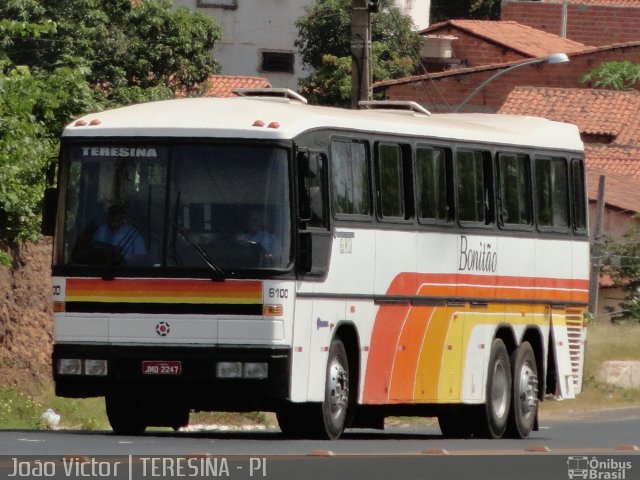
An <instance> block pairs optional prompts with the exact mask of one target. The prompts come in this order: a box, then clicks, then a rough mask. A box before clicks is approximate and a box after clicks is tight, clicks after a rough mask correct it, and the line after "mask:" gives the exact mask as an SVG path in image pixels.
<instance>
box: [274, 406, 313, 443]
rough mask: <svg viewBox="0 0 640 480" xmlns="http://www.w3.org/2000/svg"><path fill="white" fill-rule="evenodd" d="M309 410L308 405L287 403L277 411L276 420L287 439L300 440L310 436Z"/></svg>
mask: <svg viewBox="0 0 640 480" xmlns="http://www.w3.org/2000/svg"><path fill="white" fill-rule="evenodd" d="M308 415H309V408H308V405H307V404H304V403H301V404H298V403H290V402H286V403H285V404H283V405H281V406H280V407H279V408H278V410H276V419H277V420H278V426H279V427H280V430H281V431H282V433H283V434H284V435H285V436H287V437H293V438H300V437H304V436H306V435H308V434H309V424H308V422H309V418H308Z"/></svg>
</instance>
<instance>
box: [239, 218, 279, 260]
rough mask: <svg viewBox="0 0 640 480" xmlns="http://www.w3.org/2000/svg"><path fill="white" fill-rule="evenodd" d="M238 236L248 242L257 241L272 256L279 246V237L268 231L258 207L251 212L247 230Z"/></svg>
mask: <svg viewBox="0 0 640 480" xmlns="http://www.w3.org/2000/svg"><path fill="white" fill-rule="evenodd" d="M238 238H239V239H240V240H244V241H246V242H252V243H257V244H258V245H260V246H261V247H262V248H263V249H264V251H265V253H266V254H267V255H270V256H273V255H274V254H276V253H277V251H278V248H279V245H278V243H279V242H278V239H277V238H276V237H275V235H272V234H271V233H269V232H268V231H267V229H266V228H265V219H264V216H263V215H262V214H261V213H260V210H258V209H253V210H251V211H250V212H249V217H248V219H247V231H246V233H243V234H241V235H239V237H238Z"/></svg>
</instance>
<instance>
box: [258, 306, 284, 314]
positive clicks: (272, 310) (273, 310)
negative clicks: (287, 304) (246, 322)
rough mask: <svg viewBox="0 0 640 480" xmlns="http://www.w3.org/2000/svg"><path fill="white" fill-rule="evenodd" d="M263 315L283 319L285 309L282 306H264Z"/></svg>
mask: <svg viewBox="0 0 640 480" xmlns="http://www.w3.org/2000/svg"><path fill="white" fill-rule="evenodd" d="M262 315H264V316H265V317H281V316H282V315H284V307H283V306H282V305H263V306H262Z"/></svg>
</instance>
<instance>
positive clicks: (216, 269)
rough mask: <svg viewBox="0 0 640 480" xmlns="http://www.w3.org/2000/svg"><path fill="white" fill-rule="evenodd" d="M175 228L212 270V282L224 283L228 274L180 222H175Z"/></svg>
mask: <svg viewBox="0 0 640 480" xmlns="http://www.w3.org/2000/svg"><path fill="white" fill-rule="evenodd" d="M174 226H175V227H176V228H177V229H178V232H180V235H182V238H184V239H185V240H186V241H187V242H189V243H190V244H191V245H192V246H193V248H194V250H195V251H196V252H197V254H198V255H200V258H202V260H204V263H206V264H207V266H208V267H209V268H210V269H211V272H212V273H213V274H214V275H212V277H211V280H214V281H216V282H224V280H225V277H226V272H225V271H224V270H223V269H222V268H220V266H219V265H218V264H217V263H216V262H215V261H214V260H213V259H212V258H211V256H210V255H209V254H208V253H207V251H206V250H205V249H204V248H202V245H200V243H199V242H198V241H197V240H196V239H195V238H194V237H193V235H192V234H191V232H190V231H189V229H188V228H187V227H185V226H184V225H182V224H180V223H178V222H175V224H174Z"/></svg>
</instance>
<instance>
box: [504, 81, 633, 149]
mask: <svg viewBox="0 0 640 480" xmlns="http://www.w3.org/2000/svg"><path fill="white" fill-rule="evenodd" d="M500 113H509V114H515V115H533V116H536V117H544V118H549V119H551V120H556V121H559V122H568V123H573V124H576V125H577V126H578V128H579V129H580V132H581V133H583V134H589V135H598V136H605V137H609V139H610V141H611V142H612V143H615V144H618V145H640V93H639V92H637V91H624V92H621V91H613V90H598V89H585V88H546V87H516V88H514V89H513V90H512V91H511V93H510V94H509V96H508V97H507V99H506V100H505V102H504V104H503V105H502V107H501V108H500Z"/></svg>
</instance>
